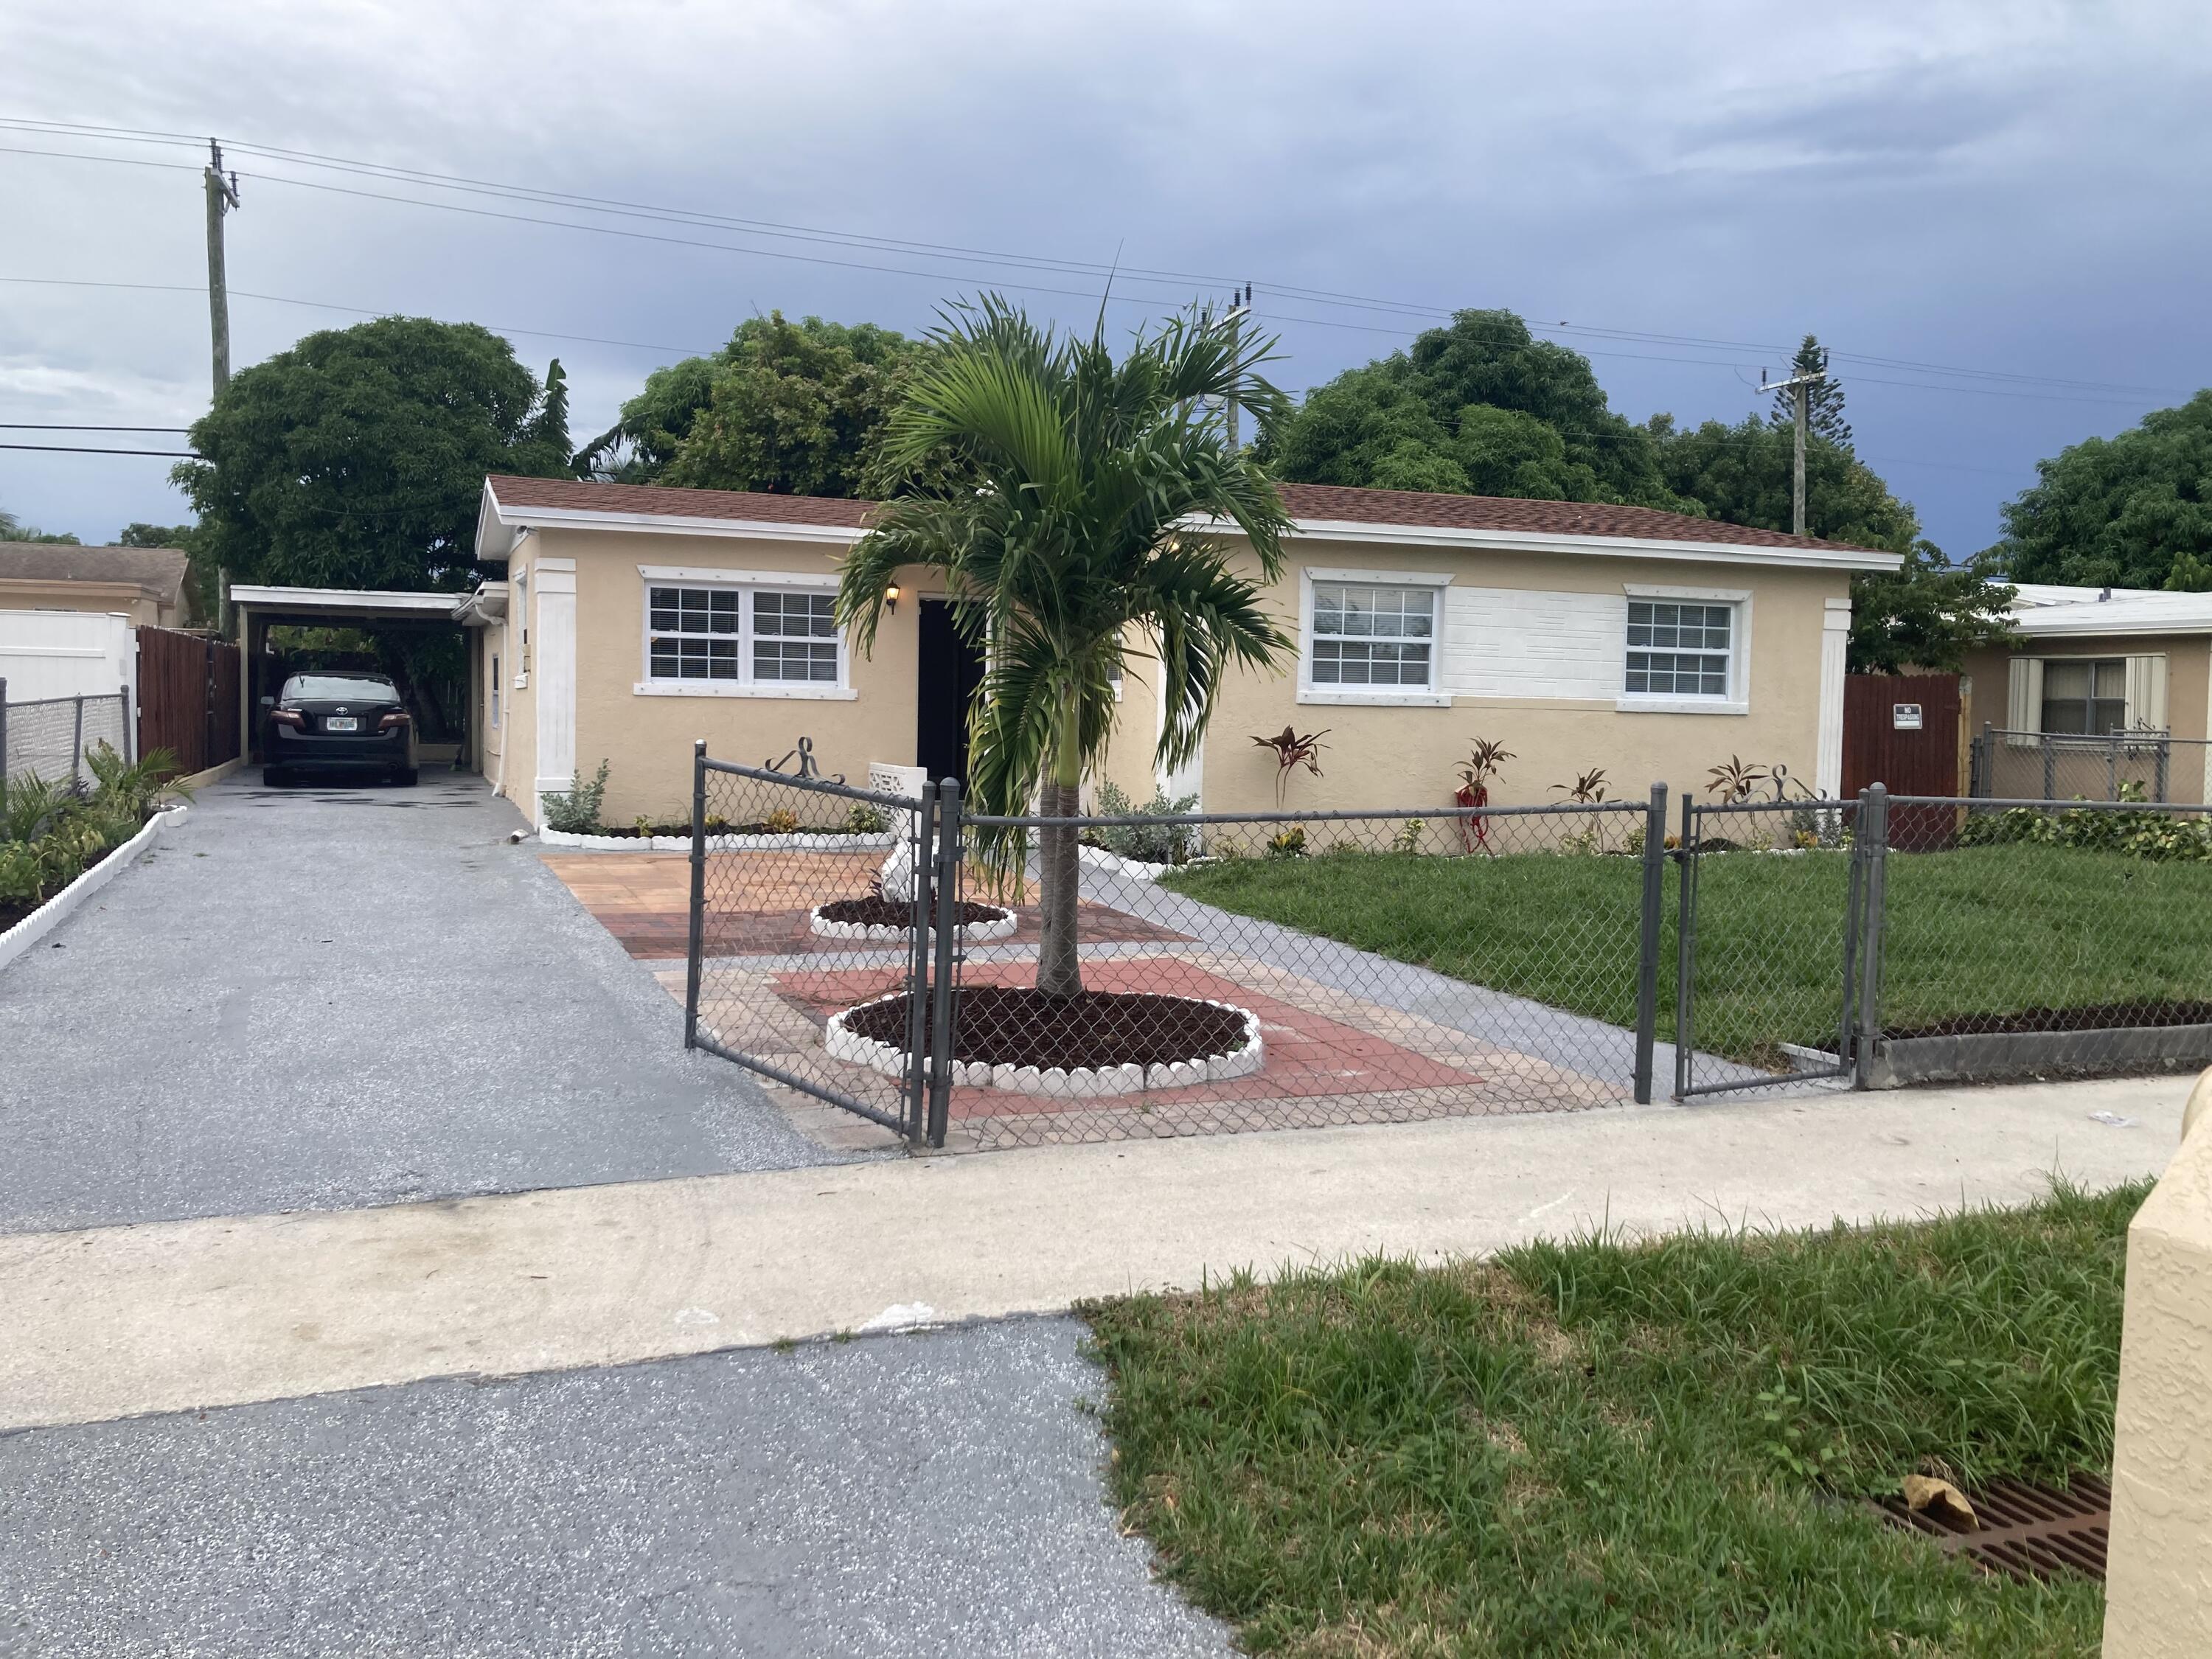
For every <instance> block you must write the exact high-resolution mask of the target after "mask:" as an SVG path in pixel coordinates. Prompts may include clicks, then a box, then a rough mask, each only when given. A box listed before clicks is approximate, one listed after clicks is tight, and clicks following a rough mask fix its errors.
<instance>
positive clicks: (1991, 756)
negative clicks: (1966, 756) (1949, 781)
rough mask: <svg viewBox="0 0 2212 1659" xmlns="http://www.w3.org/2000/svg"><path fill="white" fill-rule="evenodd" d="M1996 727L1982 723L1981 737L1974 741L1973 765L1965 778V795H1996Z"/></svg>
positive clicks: (1985, 722) (1993, 723)
mask: <svg viewBox="0 0 2212 1659" xmlns="http://www.w3.org/2000/svg"><path fill="white" fill-rule="evenodd" d="M1995 739H1996V723H1995V722H1994V721H1990V720H1984V721H1983V722H1982V735H1981V736H1980V737H1978V738H1975V739H1974V758H1973V764H1972V768H1971V769H1969V771H1968V773H1967V776H1966V793H1968V794H1969V795H1974V796H1983V795H1994V794H1996V792H1997V791H1996V775H1997V751H1996V741H1995Z"/></svg>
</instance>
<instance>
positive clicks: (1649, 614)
mask: <svg viewBox="0 0 2212 1659" xmlns="http://www.w3.org/2000/svg"><path fill="white" fill-rule="evenodd" d="M1627 601H1628V602H1627V606H1626V622H1627V627H1626V632H1625V637H1624V638H1623V641H1622V645H1621V658H1620V661H1621V695H1620V708H1623V709H1624V710H1626V711H1630V712H1641V713H1648V714H1747V713H1748V712H1749V710H1750V698H1749V693H1748V680H1749V672H1748V665H1749V663H1750V661H1751V595H1750V594H1749V593H1747V592H1735V591H1730V590H1723V589H1718V588H1702V587H1682V588H1665V587H1641V586H1631V587H1630V588H1629V589H1628V592H1627Z"/></svg>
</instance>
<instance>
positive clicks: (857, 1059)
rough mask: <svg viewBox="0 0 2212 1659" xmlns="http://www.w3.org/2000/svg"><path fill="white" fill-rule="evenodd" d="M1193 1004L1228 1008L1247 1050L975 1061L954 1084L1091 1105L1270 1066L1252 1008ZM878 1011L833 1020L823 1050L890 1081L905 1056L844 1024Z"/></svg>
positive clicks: (957, 1071)
mask: <svg viewBox="0 0 2212 1659" xmlns="http://www.w3.org/2000/svg"><path fill="white" fill-rule="evenodd" d="M903 995H905V993H904V992H903V991H894V992H892V993H891V994H890V996H887V997H878V998H877V999H876V1002H890V1001H892V1000H895V999H896V998H898V997H902V996H903ZM1192 1000H1194V1001H1200V1002H1204V1003H1206V1004H1207V1005H1208V1006H1212V1007H1215V1008H1226V1009H1228V1010H1229V1012H1231V1013H1232V1014H1238V1015H1241V1016H1243V1021H1244V1046H1243V1048H1236V1049H1232V1050H1231V1051H1230V1052H1229V1053H1227V1054H1206V1055H1203V1056H1201V1057H1200V1058H1198V1059H1195V1060H1173V1061H1170V1062H1169V1063H1168V1064H1166V1065H1162V1066H1139V1065H1136V1064H1134V1063H1131V1064H1129V1065H1127V1066H1076V1067H1075V1068H1074V1069H1073V1070H1071V1071H1063V1070H1061V1069H1060V1067H1058V1066H1048V1067H1043V1068H1040V1067H1037V1066H985V1065H983V1064H981V1063H980V1062H978V1061H975V1060H955V1061H954V1062H953V1063H952V1081H953V1082H954V1083H955V1084H956V1085H958V1086H960V1087H962V1088H963V1089H1005V1090H1007V1091H1011V1092H1012V1093H1014V1094H1020V1095H1054V1096H1058V1097H1060V1098H1062V1099H1089V1098H1095V1097H1099V1096H1103V1095H1134V1094H1142V1093H1145V1092H1146V1091H1151V1090H1154V1089H1188V1088H1189V1087H1190V1086H1191V1085H1193V1084H1198V1083H1222V1082H1226V1081H1227V1080H1228V1079H1231V1078H1239V1077H1249V1076H1250V1075H1251V1074H1252V1073H1255V1072H1256V1071H1258V1070H1259V1069H1260V1068H1261V1066H1264V1065H1266V1064H1267V1050H1266V1048H1265V1047H1264V1045H1263V1044H1262V1043H1261V1038H1260V1017H1259V1016H1258V1015H1257V1014H1255V1013H1254V1012H1252V1011H1251V1010H1250V1009H1249V1008H1239V1007H1238V1006H1237V1005H1236V1004H1235V1003H1233V1002H1217V1001H1215V1000H1213V999H1212V997H1199V998H1194V999H1192ZM873 1006H875V1004H874V1003H872V1002H863V1003H861V1004H860V1005H858V1006H855V1007H851V1008H848V1009H846V1010H845V1011H844V1012H842V1013H840V1014H833V1015H831V1016H830V1018H829V1025H828V1027H827V1029H826V1030H824V1032H823V1043H822V1046H823V1048H824V1049H826V1050H827V1051H828V1053H829V1058H830V1059H832V1060H848V1061H849V1062H851V1063H852V1064H854V1065H855V1066H866V1067H868V1069H869V1070H871V1071H874V1072H881V1073H884V1075H885V1076H886V1077H903V1076H904V1075H905V1074H906V1051H905V1050H904V1049H902V1048H895V1047H893V1046H892V1045H891V1044H890V1043H888V1042H877V1041H876V1040H875V1039H874V1038H873V1037H865V1036H860V1034H859V1033H858V1032H857V1031H854V1030H853V1029H852V1028H851V1026H849V1025H848V1024H846V1022H847V1021H848V1020H849V1019H851V1018H852V1017H853V1016H854V1014H857V1013H859V1012H860V1010H861V1009H862V1008H870V1007H873Z"/></svg>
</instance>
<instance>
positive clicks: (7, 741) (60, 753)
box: [0, 680, 131, 782]
mask: <svg viewBox="0 0 2212 1659" xmlns="http://www.w3.org/2000/svg"><path fill="white" fill-rule="evenodd" d="M103 743H104V744H107V745H108V746H109V747H110V748H112V749H113V750H115V751H116V752H117V753H118V754H119V755H123V756H125V757H128V756H129V755H130V754H131V700H130V696H129V695H128V694H127V693H126V692H124V691H120V690H118V691H113V692H110V693H108V694H107V695H106V696H78V697H46V698H42V699H40V701H38V702H8V701H7V682H6V681H5V680H0V756H4V757H5V765H4V769H0V777H4V778H6V779H9V780H13V779H15V778H21V777H28V776H37V777H41V778H44V779H46V781H49V782H58V781H62V780H64V779H68V780H70V781H82V779H83V778H85V777H86V776H87V775H88V773H87V771H86V769H85V763H84V757H86V756H87V755H88V754H89V753H90V752H91V751H92V750H94V749H96V748H98V747H99V746H100V744H103Z"/></svg>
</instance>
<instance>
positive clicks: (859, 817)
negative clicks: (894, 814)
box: [845, 801, 891, 836]
mask: <svg viewBox="0 0 2212 1659" xmlns="http://www.w3.org/2000/svg"><path fill="white" fill-rule="evenodd" d="M890 827H891V821H890V819H889V818H887V817H884V815H883V813H882V812H881V811H879V810H878V809H877V808H875V807H873V806H871V805H868V804H867V803H866V801H861V802H859V803H858V804H856V805H854V808H853V810H852V811H849V812H848V813H846V814H845V833H846V834H847V835H848V836H880V835H881V834H883V832H884V830H886V829H890Z"/></svg>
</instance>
